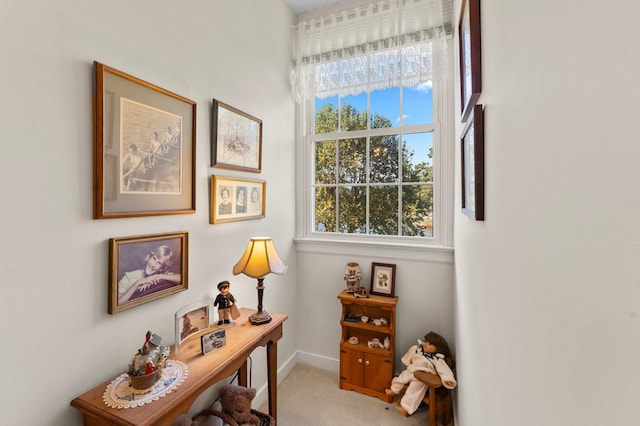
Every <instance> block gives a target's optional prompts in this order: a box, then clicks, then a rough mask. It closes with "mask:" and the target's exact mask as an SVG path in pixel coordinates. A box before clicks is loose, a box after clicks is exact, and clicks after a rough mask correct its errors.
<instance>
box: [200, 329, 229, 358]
mask: <svg viewBox="0 0 640 426" xmlns="http://www.w3.org/2000/svg"><path fill="white" fill-rule="evenodd" d="M226 344H227V332H226V331H225V329H224V328H219V329H217V330H214V331H211V332H209V333H206V334H203V335H202V336H200V349H201V351H202V355H206V354H208V353H211V352H213V351H215V350H216V349H220V348H221V347H223V346H224V345H226Z"/></svg>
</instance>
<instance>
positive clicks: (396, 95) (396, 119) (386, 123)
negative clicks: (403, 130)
mask: <svg viewBox="0 0 640 426" xmlns="http://www.w3.org/2000/svg"><path fill="white" fill-rule="evenodd" d="M398 125H400V88H399V87H394V88H390V89H385V90H376V91H374V92H371V128H372V129H380V128H383V127H395V126H398Z"/></svg>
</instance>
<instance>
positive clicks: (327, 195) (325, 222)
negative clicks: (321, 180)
mask: <svg viewBox="0 0 640 426" xmlns="http://www.w3.org/2000/svg"><path fill="white" fill-rule="evenodd" d="M315 213H316V214H315V228H316V231H317V232H336V189H335V188H316V212H315Z"/></svg>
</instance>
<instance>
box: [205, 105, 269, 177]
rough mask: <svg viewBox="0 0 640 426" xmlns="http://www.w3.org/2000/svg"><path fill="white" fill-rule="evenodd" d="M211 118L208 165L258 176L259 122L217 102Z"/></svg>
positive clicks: (260, 122) (260, 165) (260, 149)
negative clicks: (209, 162)
mask: <svg viewBox="0 0 640 426" xmlns="http://www.w3.org/2000/svg"><path fill="white" fill-rule="evenodd" d="M212 115H213V116H212V123H213V126H212V129H211V130H212V131H211V133H212V134H211V165H212V166H213V167H219V168H223V169H232V170H243V171H247V172H253V173H260V171H261V170H262V120H260V119H259V118H256V117H254V116H252V115H249V114H247V113H245V112H242V111H240V110H239V109H236V108H234V107H232V106H230V105H227V104H225V103H222V102H220V101H218V100H216V99H214V100H213V110H212Z"/></svg>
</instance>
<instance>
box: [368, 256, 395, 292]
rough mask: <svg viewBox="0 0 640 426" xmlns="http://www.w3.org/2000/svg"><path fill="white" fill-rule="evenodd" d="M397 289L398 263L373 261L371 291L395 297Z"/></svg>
mask: <svg viewBox="0 0 640 426" xmlns="http://www.w3.org/2000/svg"><path fill="white" fill-rule="evenodd" d="M395 289H396V265H394V264H392V263H377V262H373V263H371V287H370V288H369V293H371V294H377V295H378V296H386V297H394V296H395Z"/></svg>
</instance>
